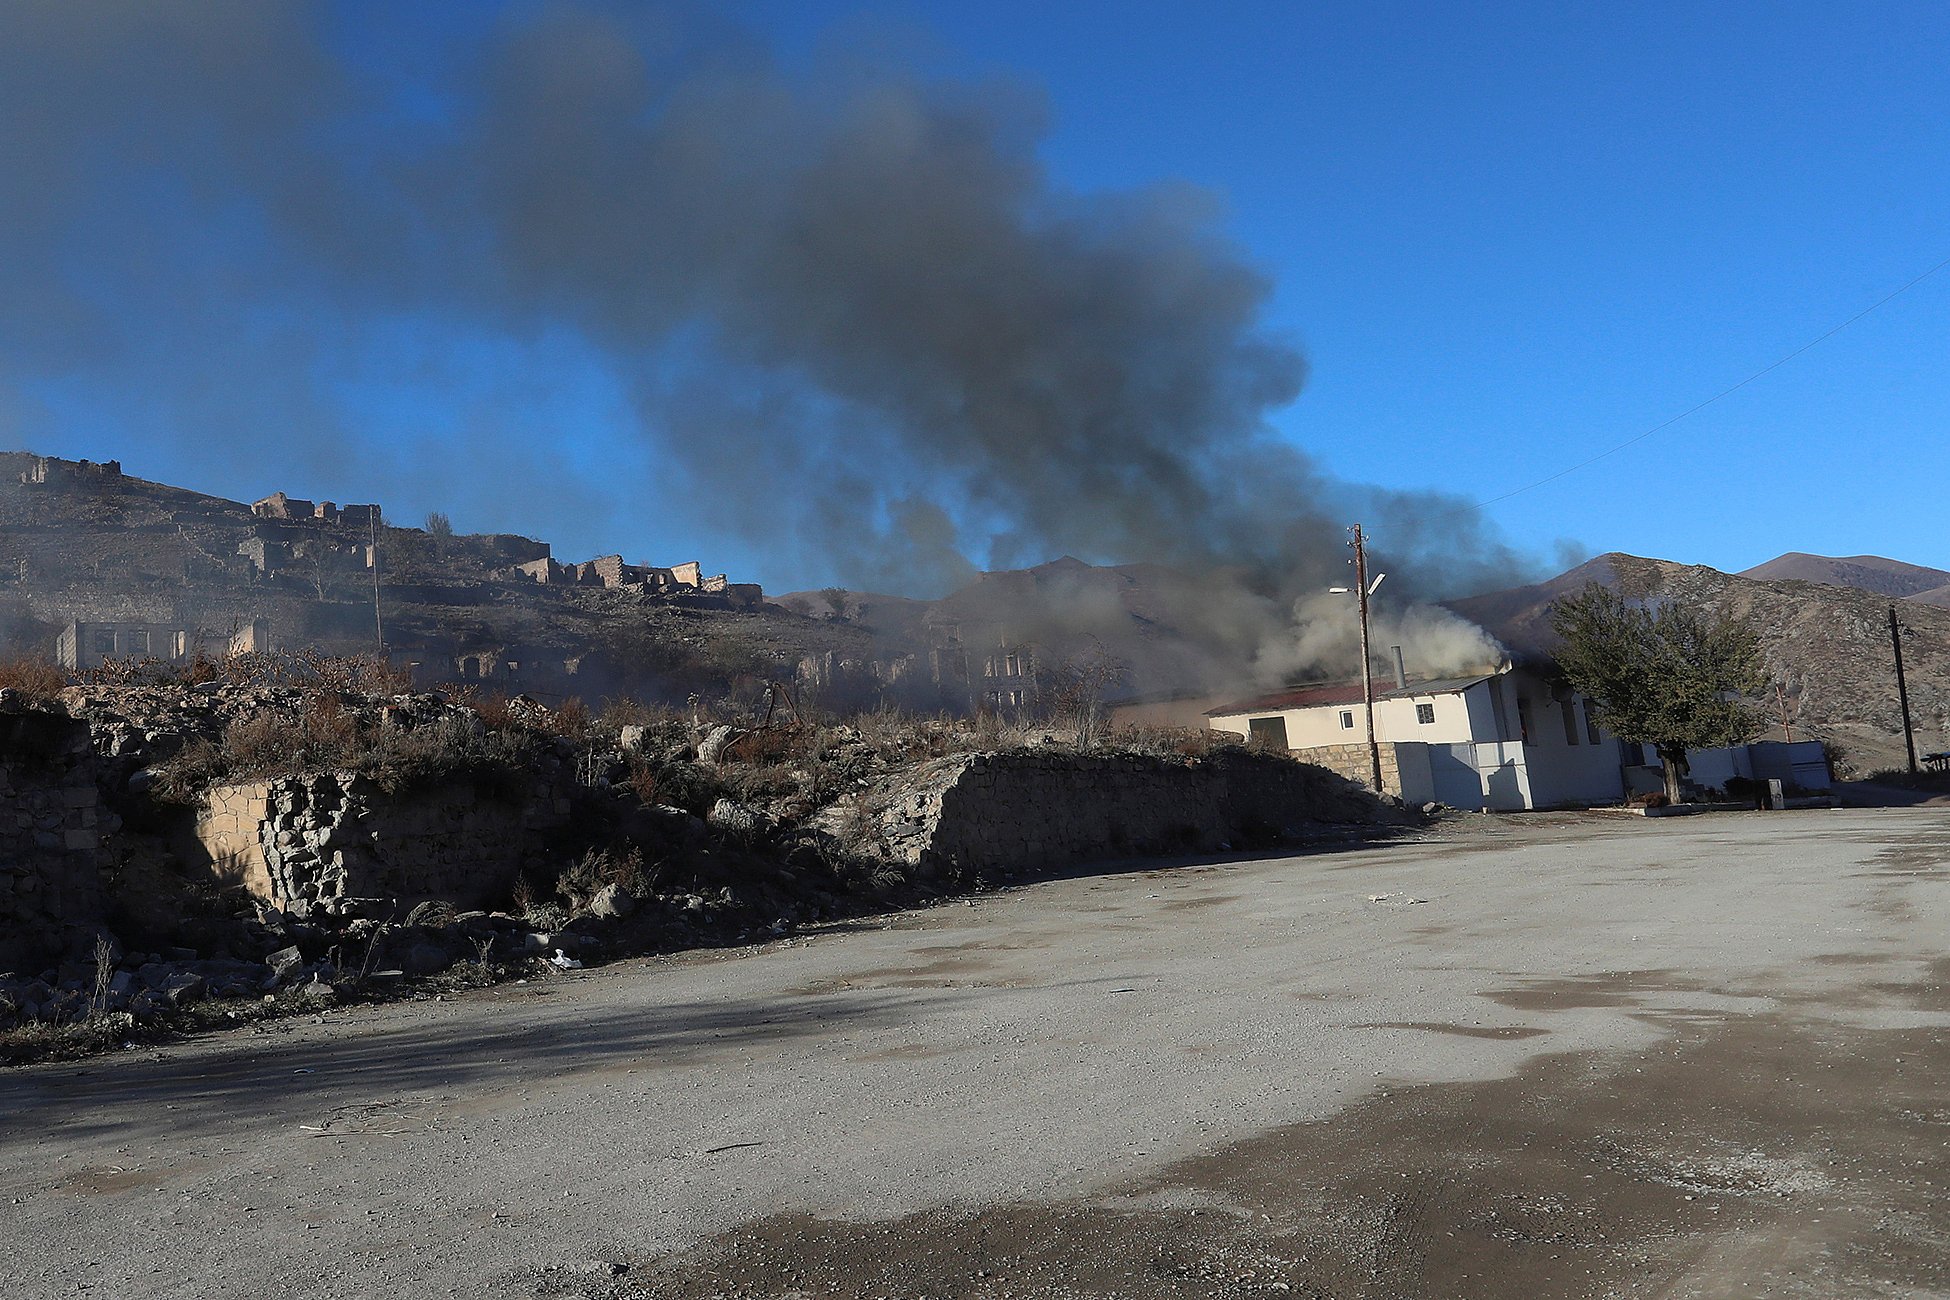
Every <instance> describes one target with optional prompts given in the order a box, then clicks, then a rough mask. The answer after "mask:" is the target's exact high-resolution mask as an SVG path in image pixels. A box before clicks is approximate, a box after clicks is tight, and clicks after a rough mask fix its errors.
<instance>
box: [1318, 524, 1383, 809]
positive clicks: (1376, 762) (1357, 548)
mask: <svg viewBox="0 0 1950 1300" xmlns="http://www.w3.org/2000/svg"><path fill="white" fill-rule="evenodd" d="M1348 531H1349V532H1350V533H1353V534H1354V540H1353V541H1351V542H1349V543H1348V545H1349V546H1352V547H1353V548H1354V586H1352V587H1329V588H1328V589H1327V590H1328V591H1330V592H1333V593H1335V594H1338V595H1343V596H1344V595H1346V594H1348V592H1350V591H1352V592H1354V593H1355V594H1356V595H1358V596H1359V597H1360V598H1361V700H1362V704H1363V706H1364V708H1365V711H1366V713H1367V715H1368V774H1369V777H1370V778H1371V783H1372V784H1373V786H1374V792H1375V793H1376V794H1381V793H1383V791H1382V788H1381V742H1380V741H1379V740H1378V739H1376V737H1375V734H1374V660H1373V658H1372V657H1371V656H1370V655H1369V653H1368V597H1370V596H1372V595H1374V593H1375V589H1376V588H1377V587H1379V586H1380V585H1381V580H1382V579H1383V578H1386V577H1387V576H1388V575H1387V574H1385V573H1377V574H1376V575H1375V579H1374V581H1373V582H1369V581H1368V547H1367V538H1366V536H1365V535H1364V534H1363V533H1362V531H1361V525H1359V524H1355V525H1354V526H1353V527H1352V528H1350V529H1348Z"/></svg>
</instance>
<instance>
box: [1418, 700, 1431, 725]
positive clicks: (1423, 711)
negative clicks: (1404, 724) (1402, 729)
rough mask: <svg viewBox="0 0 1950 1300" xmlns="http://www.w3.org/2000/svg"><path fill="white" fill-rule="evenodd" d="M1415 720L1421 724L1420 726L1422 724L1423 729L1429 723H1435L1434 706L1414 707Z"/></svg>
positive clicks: (1421, 705)
mask: <svg viewBox="0 0 1950 1300" xmlns="http://www.w3.org/2000/svg"><path fill="white" fill-rule="evenodd" d="M1415 720H1416V721H1417V722H1419V723H1421V724H1422V725H1423V726H1425V727H1426V726H1428V725H1429V724H1430V723H1431V722H1434V721H1435V705H1433V704H1418V705H1416V706H1415Z"/></svg>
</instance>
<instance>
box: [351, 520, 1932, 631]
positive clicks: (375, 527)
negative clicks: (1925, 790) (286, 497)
mask: <svg viewBox="0 0 1950 1300" xmlns="http://www.w3.org/2000/svg"><path fill="white" fill-rule="evenodd" d="M366 523H367V524H368V525H369V526H370V529H371V531H370V533H369V534H368V535H369V536H370V537H371V539H372V546H371V548H370V549H369V550H368V551H367V552H366V554H367V556H368V558H370V559H371V560H372V630H373V634H374V635H375V636H377V637H378V639H379V657H380V658H381V659H384V658H385V657H386V624H385V623H384V622H383V621H382V620H381V619H380V617H379V507H378V506H374V507H373V508H372V513H371V514H369V515H367V516H366ZM1892 616H1893V611H1892Z"/></svg>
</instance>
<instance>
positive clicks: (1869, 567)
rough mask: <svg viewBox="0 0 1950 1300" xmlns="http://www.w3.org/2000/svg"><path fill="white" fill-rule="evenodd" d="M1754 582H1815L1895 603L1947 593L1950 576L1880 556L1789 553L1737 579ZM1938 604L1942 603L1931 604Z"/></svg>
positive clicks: (1748, 570)
mask: <svg viewBox="0 0 1950 1300" xmlns="http://www.w3.org/2000/svg"><path fill="white" fill-rule="evenodd" d="M1735 576H1737V577H1741V578H1752V579H1754V580H1755V581H1756V582H1818V583H1822V584H1823V585H1826V586H1830V587H1857V588H1860V589H1861V590H1863V591H1873V592H1877V593H1879V594H1881V595H1884V596H1895V597H1897V598H1898V599H1914V598H1917V597H1921V596H1925V595H1929V594H1932V593H1943V592H1950V572H1946V571H1944V570H1942V569H1930V568H1925V567H1924V566H1923V565H1920V564H1905V563H1903V562H1902V561H1901V560H1890V559H1885V558H1883V557H1882V556H1880V555H1843V556H1834V555H1809V554H1807V553H1805V552H1803V551H1789V552H1788V553H1787V554H1785V555H1777V556H1775V557H1774V558H1773V559H1771V560H1769V561H1768V562H1767V563H1765V564H1757V565H1755V566H1754V567H1753V568H1751V569H1743V570H1741V571H1740V572H1739V573H1738V574H1737V575H1735ZM1929 603H1932V604H1942V603H1944V601H1943V599H1937V600H1934V601H1931V602H1929Z"/></svg>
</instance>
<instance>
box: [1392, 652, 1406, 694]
mask: <svg viewBox="0 0 1950 1300" xmlns="http://www.w3.org/2000/svg"><path fill="white" fill-rule="evenodd" d="M1390 649H1392V650H1394V652H1395V689H1396V690H1398V691H1405V690H1407V689H1408V664H1407V663H1406V662H1404V661H1403V659H1402V648H1401V647H1400V646H1391V647H1390Z"/></svg>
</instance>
